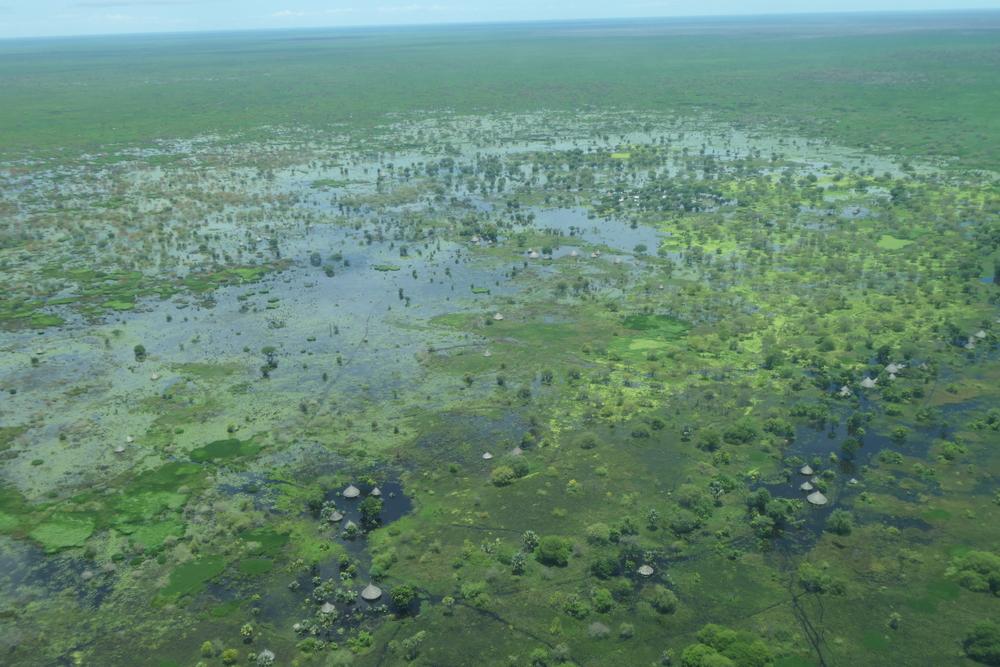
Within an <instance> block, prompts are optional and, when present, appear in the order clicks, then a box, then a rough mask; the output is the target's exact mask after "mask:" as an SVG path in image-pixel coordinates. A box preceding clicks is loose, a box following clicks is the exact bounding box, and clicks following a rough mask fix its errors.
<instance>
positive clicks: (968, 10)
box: [0, 7, 1000, 42]
mask: <svg viewBox="0 0 1000 667" xmlns="http://www.w3.org/2000/svg"><path fill="white" fill-rule="evenodd" d="M975 13H996V14H1000V7H955V8H950V7H949V8H947V9H862V10H852V11H827V12H815V11H808V10H806V11H795V12H751V13H744V14H739V13H737V14H699V15H688V14H661V15H653V16H633V17H624V16H595V17H583V18H567V19H511V20H504V21H433V22H430V21H429V22H410V23H358V24H349V25H335V24H331V25H322V26H289V27H264V28H206V29H198V28H194V29H191V30H149V31H138V32H108V33H65V34H61V33H52V34H40V35H26V36H19V37H2V36H0V42H16V41H31V40H46V39H53V40H56V39H101V38H108V37H158V36H159V37H167V36H181V35H228V34H258V33H275V32H294V31H304V30H322V31H336V30H372V31H374V30H379V29H395V30H398V29H415V30H420V29H428V28H460V27H469V28H473V27H489V26H530V25H546V24H567V23H570V24H572V23H595V22H597V23H600V22H607V23H613V22H619V23H622V22H639V21H685V20H686V21H705V20H725V19H730V20H732V19H737V20H738V19H754V18H805V17H810V16H816V17H822V16H843V17H851V16H879V15H882V16H900V15H904V16H907V15H908V16H916V15H925V14H975Z"/></svg>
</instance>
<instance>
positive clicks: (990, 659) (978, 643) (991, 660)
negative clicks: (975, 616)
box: [962, 621, 1000, 665]
mask: <svg viewBox="0 0 1000 667" xmlns="http://www.w3.org/2000/svg"><path fill="white" fill-rule="evenodd" d="M962 646H963V648H965V654H966V655H967V656H969V658H970V659H972V660H975V661H976V662H979V663H982V664H984V665H1000V626H998V625H997V624H996V623H992V622H990V621H982V622H980V623H978V624H977V625H976V626H975V627H974V628H972V631H971V632H969V634H968V635H966V636H965V640H964V641H963V642H962Z"/></svg>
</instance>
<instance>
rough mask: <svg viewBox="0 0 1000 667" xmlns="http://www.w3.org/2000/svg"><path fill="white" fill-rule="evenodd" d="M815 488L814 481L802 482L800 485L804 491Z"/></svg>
mask: <svg viewBox="0 0 1000 667" xmlns="http://www.w3.org/2000/svg"><path fill="white" fill-rule="evenodd" d="M814 488H816V487H814V486H813V485H812V482H802V484H800V485H799V489H801V490H802V491H812V490H813V489H814Z"/></svg>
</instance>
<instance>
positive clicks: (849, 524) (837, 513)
mask: <svg viewBox="0 0 1000 667" xmlns="http://www.w3.org/2000/svg"><path fill="white" fill-rule="evenodd" d="M826 530H827V531H829V532H831V533H836V534H837V535H850V534H851V531H852V530H854V517H853V515H852V514H851V513H850V512H848V511H847V510H834V511H833V512H831V513H830V516H829V517H827V519H826Z"/></svg>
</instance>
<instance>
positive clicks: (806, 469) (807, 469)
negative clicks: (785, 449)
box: [799, 463, 813, 475]
mask: <svg viewBox="0 0 1000 667" xmlns="http://www.w3.org/2000/svg"><path fill="white" fill-rule="evenodd" d="M799 472H800V473H802V474H803V475H811V474H813V469H812V467H811V466H810V465H809V464H808V463H807V464H806V465H804V466H802V467H801V468H799Z"/></svg>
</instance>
